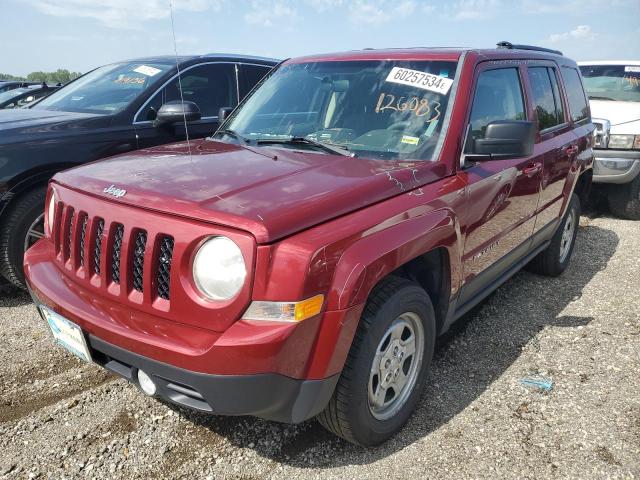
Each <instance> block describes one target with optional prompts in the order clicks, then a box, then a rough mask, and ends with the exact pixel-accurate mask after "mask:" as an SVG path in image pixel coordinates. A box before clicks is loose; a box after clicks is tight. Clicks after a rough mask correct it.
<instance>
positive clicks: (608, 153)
mask: <svg viewBox="0 0 640 480" xmlns="http://www.w3.org/2000/svg"><path fill="white" fill-rule="evenodd" d="M594 152H595V157H596V159H595V162H594V165H593V181H594V182H596V183H615V184H622V183H629V182H631V181H632V180H633V179H634V178H636V177H637V176H638V174H640V151H635V150H595V151H594Z"/></svg>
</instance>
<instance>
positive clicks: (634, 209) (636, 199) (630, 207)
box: [607, 175, 640, 220]
mask: <svg viewBox="0 0 640 480" xmlns="http://www.w3.org/2000/svg"><path fill="white" fill-rule="evenodd" d="M607 200H608V202H609V210H611V213H613V214H614V215H615V216H616V217H619V218H624V219H627V220H640V175H638V176H636V178H634V179H633V180H632V181H631V182H630V183H627V184H625V185H616V186H615V188H611V189H609V191H608V196H607Z"/></svg>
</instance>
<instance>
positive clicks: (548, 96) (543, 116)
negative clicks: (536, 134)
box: [527, 67, 564, 131]
mask: <svg viewBox="0 0 640 480" xmlns="http://www.w3.org/2000/svg"><path fill="white" fill-rule="evenodd" d="M527 72H528V75H529V83H530V84H531V92H532V94H533V101H534V104H535V107H536V113H537V114H538V129H539V130H540V131H542V130H546V129H548V128H551V127H555V126H556V125H560V124H561V123H564V112H563V111H562V104H561V102H560V93H559V91H558V85H557V80H556V78H555V74H554V72H553V69H550V68H547V67H532V68H528V69H527ZM552 76H553V81H554V82H555V85H553V84H552V80H551V78H552ZM554 87H555V88H554Z"/></svg>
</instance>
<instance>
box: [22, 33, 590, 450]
mask: <svg viewBox="0 0 640 480" xmlns="http://www.w3.org/2000/svg"><path fill="white" fill-rule="evenodd" d="M588 108H589V107H588V104H587V100H586V96H585V93H584V91H583V89H582V84H581V77H580V75H579V71H578V69H577V66H576V64H575V62H573V61H571V60H569V59H567V58H565V57H563V56H562V54H560V52H554V51H548V50H544V49H539V48H536V47H527V46H514V45H511V44H508V43H503V44H500V48H496V49H487V50H461V49H406V50H364V51H358V52H348V53H339V54H328V55H318V56H310V57H305V58H296V59H291V60H288V61H286V62H284V63H283V64H282V65H280V66H279V67H278V68H277V69H276V70H275V71H274V72H272V73H271V74H270V75H269V76H267V77H266V78H265V79H264V80H262V82H261V83H260V84H259V86H258V87H257V88H256V89H255V90H254V91H253V92H252V93H251V94H250V95H249V96H248V97H247V99H245V100H244V101H243V102H242V104H241V105H240V106H239V107H238V108H236V109H235V111H233V112H232V113H231V114H230V115H228V117H227V118H226V120H225V121H224V122H223V124H222V125H221V127H220V129H219V130H218V131H217V133H216V134H215V135H214V136H213V137H210V138H207V139H204V140H196V141H191V142H190V143H186V142H183V143H177V144H172V145H165V146H160V147H153V148H149V149H147V150H141V151H138V152H133V153H127V154H123V155H120V156H117V157H113V158H110V159H107V160H104V161H100V162H96V163H93V164H90V165H85V166H81V167H78V168H74V169H71V170H67V171H65V172H62V173H58V174H56V176H55V177H54V178H53V180H52V181H51V183H50V187H49V191H48V194H47V199H46V211H45V238H44V239H42V240H40V241H38V242H37V243H35V245H34V246H32V247H31V249H30V250H28V252H27V254H26V258H25V274H26V278H27V281H28V285H29V287H30V290H31V292H32V295H33V298H34V300H35V302H36V303H37V305H38V309H39V312H40V313H41V315H42V317H43V318H44V319H45V320H46V321H47V322H48V323H49V325H50V327H51V330H52V332H53V335H54V338H55V339H56V341H57V342H58V343H60V344H61V345H62V346H64V347H66V348H67V349H69V350H70V351H72V352H73V353H75V354H76V355H78V356H79V357H80V358H83V359H85V360H87V361H92V362H95V363H97V364H98V365H100V366H102V367H104V368H106V369H108V370H111V371H112V372H115V373H116V374H118V375H120V376H122V377H124V378H126V379H128V380H129V381H131V382H133V383H134V384H136V385H137V386H138V387H139V388H140V389H141V390H142V391H143V392H144V393H146V394H147V395H153V396H157V397H159V398H161V399H164V400H166V401H171V402H174V403H176V404H179V405H182V406H186V407H190V408H193V409H196V410H200V411H204V412H211V413H213V414H219V415H255V416H258V417H262V418H265V419H270V420H276V421H282V422H301V421H303V420H306V419H309V418H312V417H317V418H318V419H319V421H320V422H321V423H322V424H323V425H324V426H325V427H326V428H328V429H329V430H330V431H332V432H334V433H335V434H337V435H340V436H341V437H343V438H345V439H347V440H349V441H351V442H354V443H357V444H361V445H375V444H379V443H381V442H383V441H385V440H386V439H388V438H389V437H390V436H391V435H393V434H394V433H395V432H397V431H398V430H399V429H400V428H401V427H402V425H403V424H404V422H405V421H406V420H407V418H408V417H409V416H410V414H411V412H412V410H413V409H414V407H415V406H416V403H417V402H418V400H419V397H420V394H421V391H422V390H423V387H424V384H425V381H426V378H427V371H428V369H429V365H430V363H431V359H432V357H433V353H434V345H435V341H436V338H437V337H438V335H440V334H442V333H443V332H445V331H446V330H447V329H448V328H449V327H450V325H451V324H452V323H453V322H454V321H455V320H456V319H458V318H459V317H460V316H461V315H463V314H464V313H465V312H467V311H469V309H470V308H471V307H473V306H474V305H476V304H477V303H478V302H480V301H481V300H482V299H483V298H485V297H486V296H487V295H488V294H489V293H490V292H492V291H493V290H495V289H496V288H498V287H499V286H500V284H502V283H503V282H504V281H505V280H507V279H508V278H509V277H511V276H512V275H513V274H514V273H516V272H517V271H518V270H519V269H520V268H522V267H524V266H525V265H526V266H527V267H528V268H530V269H531V270H533V271H535V272H538V273H540V274H545V275H559V274H561V273H562V272H563V271H564V270H565V268H566V267H567V264H568V263H569V259H570V257H571V253H572V250H573V246H574V242H575V238H576V233H577V228H578V220H579V217H580V198H581V196H583V195H584V194H585V192H586V191H587V190H588V187H589V185H590V180H591V170H592V164H593V151H592V144H591V143H592V138H593V137H592V130H593V127H592V124H591V121H590V116H589V109H588ZM514 313H515V312H514ZM452 381H455V379H452Z"/></svg>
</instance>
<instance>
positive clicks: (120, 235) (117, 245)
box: [111, 223, 124, 283]
mask: <svg viewBox="0 0 640 480" xmlns="http://www.w3.org/2000/svg"><path fill="white" fill-rule="evenodd" d="M123 239H124V226H123V225H122V224H120V223H118V224H117V225H116V227H115V230H114V232H113V253H112V254H111V280H113V283H120V254H121V253H122V240H123Z"/></svg>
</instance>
